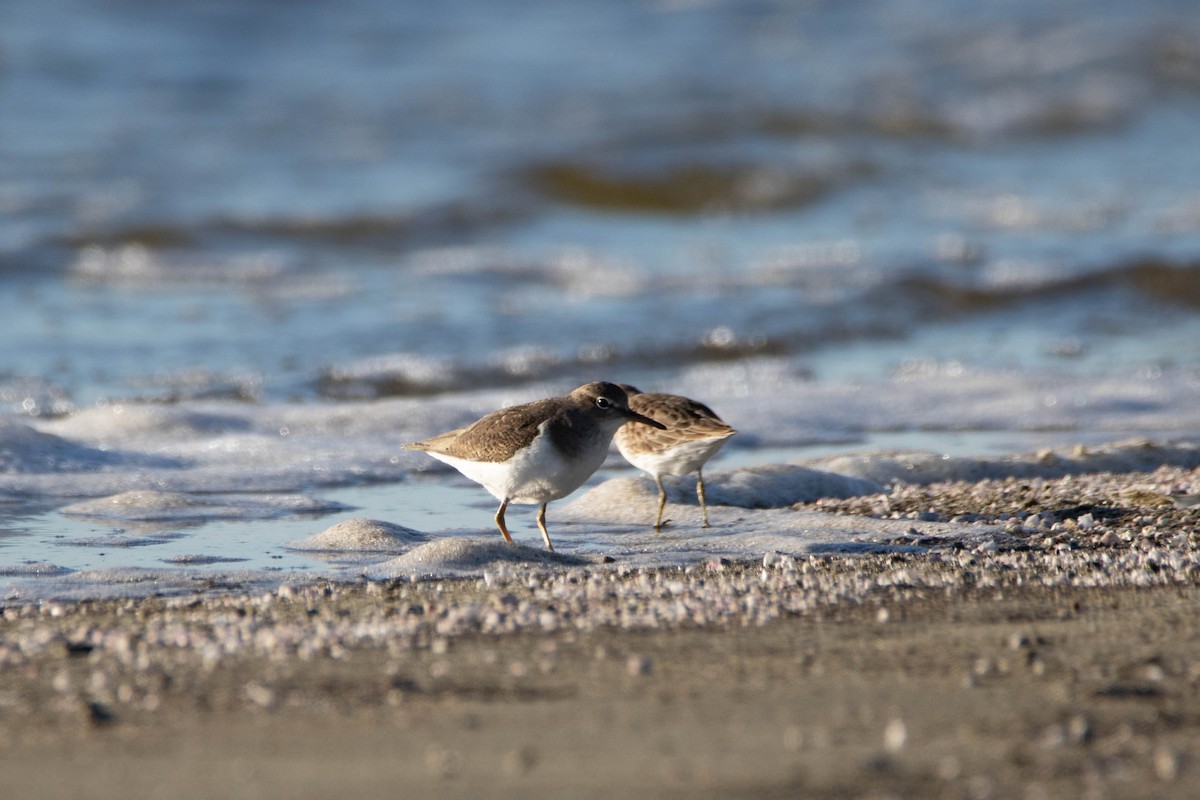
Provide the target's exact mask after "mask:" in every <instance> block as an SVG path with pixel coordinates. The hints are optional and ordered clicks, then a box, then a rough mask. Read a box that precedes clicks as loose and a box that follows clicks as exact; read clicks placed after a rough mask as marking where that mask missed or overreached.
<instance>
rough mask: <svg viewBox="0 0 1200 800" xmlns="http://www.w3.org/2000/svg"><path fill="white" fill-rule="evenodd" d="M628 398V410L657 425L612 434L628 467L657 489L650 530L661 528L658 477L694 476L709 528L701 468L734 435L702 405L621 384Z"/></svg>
mask: <svg viewBox="0 0 1200 800" xmlns="http://www.w3.org/2000/svg"><path fill="white" fill-rule="evenodd" d="M621 388H622V389H624V390H625V394H626V395H627V396H628V397H629V407H630V408H631V409H633V410H634V411H635V412H637V413H639V414H644V415H646V416H647V417H650V418H651V419H654V420H656V421H657V422H660V423H663V424H662V425H659V426H657V427H656V428H650V427H646V426H642V425H624V426H622V427H621V429H620V430H618V431H617V435H616V442H617V449H618V450H620V451H621V455H623V456H624V457H625V460H626V461H628V462H629V463H630V464H633V465H634V466H635V467H637V468H638V469H640V470H642V471H643V472H648V473H650V475H651V476H652V477H653V478H654V482H655V483H656V484H658V516H657V517H656V518H655V521H654V530H656V531H657V530H661V529H662V526H663V518H662V516H663V509H664V508H665V507H666V505H667V490H666V489H664V488H663V482H662V476H663V475H690V474H691V473H693V472H695V473H696V476H697V479H696V497H698V498H699V500H700V509H701V513H702V514H703V518H704V527H705V528H707V527H708V503H707V501H706V500H705V497H704V465H705V463H707V461H708V460H709V459H710V458H712V457H713V456H714V455H716V453H717V451H718V450H720V449H721V446H722V445H724V444H725V440H726V439H728V438H729V437H730V436H733V435H734V434H735V433H737V431H735V430H734V429H733V428H731V427H729V426H728V425H726V424H725V423H724V422H723V421H722V420H721V418H720V417H718V416H717V415H716V414H715V413H713V410H712V409H711V408H709V407H708V406H706V405H704V404H703V403H698V402H696V401H695V400H690V399H688V398H686V397H680V396H679V395H677V394H662V393H657V392H647V393H643V392H640V391H638V390H637V389H635V388H634V387H632V386H628V385H625V384H622V385H621Z"/></svg>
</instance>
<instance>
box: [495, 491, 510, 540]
mask: <svg viewBox="0 0 1200 800" xmlns="http://www.w3.org/2000/svg"><path fill="white" fill-rule="evenodd" d="M507 509H508V501H507V500H504V501H502V502H501V503H500V508H498V509H496V527H497V528H499V529H500V533H501V535H503V536H504V541H506V542H511V541H512V537H511V536H509V535H508V526H507V525H505V524H504V512H505V511H506V510H507Z"/></svg>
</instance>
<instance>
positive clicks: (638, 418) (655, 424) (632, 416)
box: [621, 408, 667, 431]
mask: <svg viewBox="0 0 1200 800" xmlns="http://www.w3.org/2000/svg"><path fill="white" fill-rule="evenodd" d="M621 412H622V413H623V414H624V415H625V418H626V419H628V420H629V421H630V422H640V423H642V424H643V425H649V426H650V427H651V428H658V429H659V430H660V431H665V430H666V429H667V426H666V425H663V424H662V423H661V422H659V421H658V420H656V419H650V418H649V417H643V416H642V415H641V414H639V413H637V412H636V411H634V410H633V409H632V408H623V409H621Z"/></svg>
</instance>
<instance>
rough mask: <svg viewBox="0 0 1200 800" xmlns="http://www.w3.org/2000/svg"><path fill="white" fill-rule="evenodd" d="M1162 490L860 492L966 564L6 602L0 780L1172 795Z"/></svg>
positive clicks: (1137, 485) (236, 787) (1184, 646)
mask: <svg viewBox="0 0 1200 800" xmlns="http://www.w3.org/2000/svg"><path fill="white" fill-rule="evenodd" d="M1191 479H1192V476H1191V473H1190V472H1188V471H1186V470H1160V471H1159V472H1158V473H1155V474H1153V475H1149V476H1148V475H1146V474H1142V473H1137V474H1130V475H1107V474H1105V475H1090V476H1077V477H1074V478H1065V479H1057V480H1028V481H1018V480H1015V479H1014V480H1005V481H983V482H980V483H976V484H967V483H958V484H933V485H929V486H924V487H912V488H910V489H908V490H904V489H898V490H897V491H895V492H893V493H892V494H891V495H890V496H889V500H888V503H889V505H890V508H889V509H888V510H887V512H886V513H888V514H890V515H896V516H899V517H901V518H902V517H903V516H904V515H907V514H916V513H923V514H926V515H929V514H943V515H959V516H962V515H968V514H974V515H977V516H979V517H982V518H985V519H990V520H994V521H1000V520H1003V519H1005V518H1008V519H1010V521H1011V522H1012V523H1013V524H1010V525H1009V526H1008V529H1007V533H1006V535H1004V536H999V537H997V539H996V540H995V542H996V543H995V544H992V545H988V546H981V547H979V548H977V549H976V551H971V550H968V549H964V548H962V547H961V545H959V546H958V547H946V548H938V547H933V548H932V549H930V550H928V551H926V552H915V553H905V552H901V551H899V550H898V551H896V552H890V553H875V554H866V555H853V556H851V555H828V556H812V557H805V558H800V559H796V558H793V557H792V556H790V555H788V554H779V553H770V554H765V555H764V558H763V559H762V560H761V561H757V562H754V563H726V562H723V561H720V560H711V561H709V562H706V563H704V564H699V565H694V566H692V567H689V568H686V569H673V570H657V571H656V570H632V569H627V568H622V567H621V565H620V564H599V565H596V566H594V567H575V568H570V569H560V570H554V571H549V572H536V571H521V570H511V571H499V572H488V573H486V574H485V577H484V578H473V579H463V580H443V581H425V582H415V583H414V582H375V583H360V584H314V585H312V586H308V587H302V588H299V589H293V588H288V587H285V588H283V589H280V590H279V591H278V592H273V593H270V594H266V595H256V596H244V595H240V594H238V593H237V592H232V593H222V591H221V590H220V588H219V587H215V588H214V589H213V590H212V591H210V592H209V593H207V594H205V595H204V596H198V597H152V598H146V599H136V600H135V599H123V600H112V599H110V600H102V601H95V602H78V603H76V602H72V603H55V602H49V603H43V604H40V605H14V606H9V607H6V608H5V609H4V613H3V620H2V622H0V668H2V669H3V674H4V682H3V686H2V688H0V719H2V720H3V726H2V728H0V731H2V733H0V793H2V794H3V796H4V797H8V798H34V797H61V798H69V797H97V798H103V797H130V796H134V797H154V796H171V797H176V798H192V797H197V798H199V797H214V796H226V797H236V796H241V797H251V796H253V797H291V798H296V797H327V796H329V795H331V794H335V793H338V792H344V791H353V792H354V793H355V795H356V796H359V797H384V796H388V797H394V796H397V795H404V796H445V797H480V796H489V797H528V796H571V797H612V796H616V795H630V796H652V797H684V796H687V797H746V796H754V797H795V796H805V797H879V798H882V797H914V798H915V797H956V798H957V797H964V798H987V797H996V798H1003V797H1023V798H1038V797H1047V798H1049V797H1097V798H1100V797H1104V798H1124V797H1130V798H1132V797H1180V798H1182V797H1191V796H1194V794H1195V789H1196V786H1197V781H1200V772H1198V770H1200V766H1198V765H1197V761H1196V755H1197V754H1196V750H1195V742H1196V741H1200V714H1198V713H1197V709H1198V708H1200V698H1198V697H1197V694H1198V691H1200V666H1198V665H1200V623H1198V622H1197V618H1196V615H1195V608H1196V606H1197V601H1198V600H1200V592H1198V586H1200V560H1198V559H1197V557H1196V553H1195V550H1194V549H1193V548H1194V547H1195V545H1196V544H1197V541H1198V539H1200V525H1198V524H1197V523H1198V521H1200V510H1198V509H1197V508H1196V507H1195V506H1193V505H1190V503H1191V499H1190V497H1187V496H1181V495H1174V496H1173V495H1171V494H1170V493H1169V487H1171V486H1178V485H1180V483H1181V481H1182V482H1186V481H1188V480H1191ZM1164 487H1166V488H1164ZM882 500H883V498H882V497H876V498H855V499H851V500H845V501H819V502H818V503H815V504H805V505H803V506H798V507H797V509H798V510H801V509H812V508H817V507H820V508H822V509H824V510H826V511H833V512H835V513H846V514H870V513H879V512H880V508H879V503H880V502H882ZM906 504H907V505H906ZM1016 511H1019V512H1020V513H1019V514H1016V513H1015V512H1016ZM899 544H901V545H902V544H903V543H899Z"/></svg>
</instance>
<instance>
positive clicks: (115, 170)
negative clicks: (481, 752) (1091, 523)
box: [0, 0, 1200, 592]
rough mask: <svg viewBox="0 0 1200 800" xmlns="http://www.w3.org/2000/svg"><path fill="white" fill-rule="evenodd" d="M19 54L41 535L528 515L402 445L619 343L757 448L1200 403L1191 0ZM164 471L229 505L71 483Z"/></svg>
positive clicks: (473, 531)
mask: <svg viewBox="0 0 1200 800" xmlns="http://www.w3.org/2000/svg"><path fill="white" fill-rule="evenodd" d="M0 53H3V54H4V58H3V66H2V67H0V70H2V71H0V119H3V120H4V123H3V124H2V125H0V212H2V213H0V318H3V319H4V320H5V322H6V327H5V339H4V346H3V353H2V360H0V572H6V573H14V572H22V571H28V570H29V566H28V565H29V564H30V563H35V564H42V563H49V564H53V565H56V566H58V567H61V568H65V569H70V570H88V569H111V568H114V567H115V568H123V567H128V568H153V569H156V570H157V569H167V570H169V571H173V572H188V573H189V574H192V573H194V574H197V575H201V576H206V575H211V574H214V573H217V572H220V571H221V570H226V571H227V572H228V570H232V569H234V568H244V569H245V570H247V571H250V572H254V571H261V570H273V571H274V573H273V574H277V575H278V576H289V577H290V576H293V575H301V576H304V575H315V574H325V573H327V572H332V573H336V574H343V575H344V574H348V571H352V570H353V569H361V566H362V565H361V559H358V560H354V559H352V560H351V562H352V563H349V564H339V563H331V561H330V560H329V559H328V558H326V557H322V558H316V557H313V556H311V555H305V554H301V553H297V552H294V551H291V550H288V549H287V548H285V547H283V544H284V543H285V542H288V541H291V540H294V539H297V538H302V537H304V536H308V535H311V534H313V533H316V532H318V531H320V530H322V529H324V528H325V527H327V526H328V525H331V524H333V523H334V522H337V521H339V520H340V519H345V518H348V517H353V516H359V517H368V518H374V519H381V520H388V521H391V522H394V523H397V524H400V525H405V526H408V527H412V528H416V529H418V530H422V531H450V532H457V535H463V536H468V535H471V536H476V535H483V534H484V533H485V532H486V534H487V535H489V536H490V535H491V534H492V532H491V531H490V530H489V527H490V518H491V514H492V513H493V509H492V501H491V499H490V498H489V497H488V496H487V495H486V493H484V492H483V491H482V490H480V489H478V487H473V486H470V485H468V484H466V483H465V482H463V481H461V479H459V478H457V477H456V476H453V475H451V474H450V473H447V472H441V471H438V469H439V468H438V467H437V466H436V465H434V464H432V463H428V462H429V460H428V459H425V458H423V457H421V456H419V454H414V453H407V452H404V451H401V450H400V449H399V447H398V446H399V444H401V443H402V442H404V441H410V440H413V439H417V438H421V437H423V436H426V435H428V434H430V433H433V432H437V431H439V430H444V429H447V428H450V427H453V426H455V425H459V424H462V423H463V422H466V421H468V420H470V419H472V418H474V417H477V416H479V415H481V414H483V413H486V412H487V411H490V410H493V409H495V408H498V407H500V406H503V405H506V404H511V403H515V402H523V401H526V400H531V399H535V398H537V397H542V396H547V395H550V394H556V393H559V392H562V391H565V390H569V389H570V388H571V387H573V386H575V385H577V384H579V383H582V382H584V381H587V380H592V379H595V378H607V379H613V380H620V381H625V382H630V383H634V384H637V385H639V386H640V388H642V389H646V390H667V391H676V392H680V393H683V394H688V395H690V396H693V397H696V398H698V399H701V400H703V401H705V402H707V403H709V404H710V405H712V406H713V407H714V408H716V409H717V410H718V412H719V413H721V415H722V416H723V417H725V418H726V420H727V421H729V422H730V423H731V424H733V425H734V426H735V427H736V428H738V430H739V435H738V436H737V437H735V438H734V439H733V440H732V442H731V443H730V445H729V446H728V447H727V448H726V449H725V450H724V451H723V452H722V454H721V456H720V457H719V459H718V460H717V461H715V462H713V465H712V469H713V470H714V471H716V470H720V469H735V468H739V467H749V466H755V465H760V464H769V463H788V462H794V461H796V460H798V459H806V458H818V457H820V456H822V455H824V454H826V453H828V452H831V451H840V452H846V451H879V450H884V449H895V448H904V449H917V450H929V451H933V452H937V453H945V454H952V455H963V456H977V457H980V458H983V457H987V456H992V455H996V454H1011V453H1019V452H1021V453H1024V452H1032V451H1034V450H1036V449H1038V448H1042V447H1048V446H1057V445H1065V446H1068V447H1069V446H1072V445H1075V444H1079V443H1084V444H1097V443H1103V442H1111V441H1117V440H1123V439H1127V438H1130V437H1149V438H1154V439H1160V440H1171V439H1178V438H1180V437H1184V438H1186V437H1194V436H1195V433H1196V431H1197V430H1200V348H1197V347H1196V346H1195V342H1196V341H1200V313H1197V312H1198V311H1200V267H1198V266H1197V265H1198V264H1200V186H1198V185H1197V183H1196V180H1195V176H1196V175H1200V151H1198V150H1197V148H1196V147H1195V146H1194V139H1195V136H1194V133H1195V131H1196V130H1197V129H1200V26H1198V24H1197V22H1196V17H1195V14H1194V13H1193V9H1192V7H1191V3H1189V2H1184V0H1164V1H1163V2H1157V3H1152V4H1146V3H1142V2H1135V0H1105V2H1101V3H1096V2H1086V3H1085V2H1082V1H1081V0H1080V1H1079V2H1067V3H1055V4H1052V5H1047V4H1045V3H1041V2H1034V0H1022V1H1021V2H1016V3H1008V4H1005V5H1004V6H1003V8H993V7H986V6H979V7H975V6H973V5H971V4H963V3H959V2H956V1H955V0H940V2H933V3H926V2H922V3H915V2H900V3H887V4H867V5H862V4H851V5H846V4H841V3H829V4H822V3H817V4H804V5H802V6H796V5H795V4H784V3H780V4H774V3H757V4H752V5H745V4H718V3H713V4H704V3H697V4H689V3H645V4H636V5H628V4H617V5H611V4H602V5H596V4H590V3H582V2H566V3H533V4H528V5H523V6H521V7H520V8H518V9H513V10H507V11H506V12H504V13H497V12H496V10H495V9H494V8H493V6H492V5H489V4H486V3H478V2H468V3H467V4H466V5H465V6H463V5H462V4H457V5H455V6H454V7H453V8H444V9H441V8H439V9H436V10H431V9H428V8H423V7H422V8H420V9H418V8H416V7H413V8H409V7H408V6H405V5H399V6H397V5H396V4H391V3H381V2H378V1H377V0H358V1H357V2H354V3H350V4H340V5H338V6H337V7H332V6H330V7H324V6H319V5H317V6H302V7H295V6H292V5H279V6H276V5H270V4H268V5H262V4H252V5H249V6H247V5H245V4H241V3H232V2H230V3H208V4H203V5H187V4H184V5H179V4H174V5H170V6H163V5H161V4H154V3H145V2H132V3H123V4H117V5H113V4H104V5H99V6H98V5H96V4H92V3H84V2H66V3H57V4H17V5H9V6H6V7H4V8H3V9H2V10H0ZM630 474H632V473H630V472H627V471H625V470H622V469H621V467H620V465H619V464H618V460H617V459H616V458H615V457H614V458H613V459H612V460H610V462H609V467H608V469H607V470H606V471H604V472H602V473H601V474H600V475H598V476H597V477H596V478H595V480H594V482H593V484H592V485H595V484H596V483H599V482H601V481H602V480H604V479H607V478H610V477H613V476H618V477H620V476H622V475H630ZM145 490H156V491H163V492H175V493H180V494H182V495H185V496H186V497H189V498H193V499H195V498H205V497H210V496H214V495H216V496H219V497H220V498H221V500H222V503H223V509H224V510H222V511H221V512H220V513H215V512H212V510H211V509H210V510H209V511H208V512H206V511H204V510H203V509H200V510H193V513H192V514H191V516H190V518H189V519H187V520H186V522H187V525H186V526H184V525H183V524H182V523H181V522H179V521H174V522H171V523H168V522H161V523H155V524H154V525H153V526H151V528H135V527H133V526H132V524H127V523H124V522H114V521H112V520H107V521H103V522H97V521H95V520H89V519H87V518H84V517H78V516H73V515H71V514H66V513H63V512H62V511H61V509H62V508H63V507H65V506H68V505H70V504H72V503H77V502H80V501H84V500H87V499H89V498H105V497H111V496H115V495H120V494H121V493H123V492H128V491H145ZM263 495H273V496H283V497H293V498H297V497H303V498H309V499H310V500H311V501H313V502H315V503H317V504H321V503H343V504H345V505H347V506H352V507H353V508H352V509H344V510H331V509H326V510H324V511H319V512H311V513H309V514H307V515H303V514H300V513H298V512H297V511H296V510H295V509H291V510H289V509H288V508H287V507H280V508H276V509H274V510H273V511H270V512H269V513H268V512H264V511H263V508H262V502H261V501H262V496H263ZM573 499H574V498H572V499H568V500H566V501H563V503H561V504H556V505H563V506H564V507H565V506H566V505H568V504H570V503H571V502H572V500H573ZM284 506H286V504H284ZM231 508H232V509H233V510H232V511H231V510H230V509H231ZM551 508H552V511H551V515H552V519H553V516H554V513H555V512H554V506H552V507H551ZM514 511H515V513H514V514H513V518H514V529H515V530H519V531H521V534H519V538H524V539H530V538H532V540H533V542H534V543H535V544H536V542H537V535H536V531H535V529H534V528H533V527H532V513H529V514H524V513H522V512H524V511H528V509H516V510H514ZM139 524H142V523H139ZM568 528H569V529H568ZM814 535H815V534H814ZM600 536H601V534H600V533H596V534H594V535H593V534H590V533H589V532H588V528H587V525H586V524H584V523H583V522H580V521H578V520H576V521H573V522H571V523H570V525H569V526H565V529H564V534H563V542H564V547H567V548H569V547H577V548H578V549H580V550H581V551H588V552H597V551H599V550H600V549H602V546H603V542H604V541H608V539H603V540H601V539H598V538H597V537H600ZM831 536H832V534H831ZM833 538H836V536H834V537H833ZM96 539H99V540H101V541H86V540H96ZM108 541H111V545H110V544H105V542H108ZM831 541H832V539H831ZM760 545H762V542H761V541H758V540H756V541H754V542H752V543H747V544H743V545H741V546H744V547H746V548H755V547H760ZM101 552H103V553H104V555H100V553H101ZM760 554H761V552H759V553H750V555H760ZM180 558H183V559H185V561H184V562H183V563H179V562H177V561H171V562H169V563H168V562H166V561H164V560H165V559H180ZM213 559H244V560H240V561H236V562H216V563H205V562H211V561H212V560H213ZM227 572H226V573H222V574H227ZM72 574H76V573H72ZM255 574H258V573H257V572H256V573H255ZM68 577H69V576H68ZM203 579H206V578H203ZM4 580H6V581H9V583H11V582H13V581H15V582H16V583H18V584H20V587H19V588H18V589H13V590H9V589H6V591H16V592H25V591H31V590H29V589H28V586H27V584H30V583H35V584H36V583H37V582H39V581H41V580H42V579H41V578H29V577H16V578H12V579H8V578H6V579H4ZM9 583H6V584H5V586H8V585H9ZM97 585H103V582H100V583H99V584H97ZM139 586H142V587H143V589H144V588H145V584H144V582H142V583H139ZM178 588H179V587H177V586H176V587H174V588H173V589H171V590H178ZM164 590H167V588H164ZM100 591H105V590H104V589H101V590H100ZM113 591H117V589H113Z"/></svg>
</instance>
